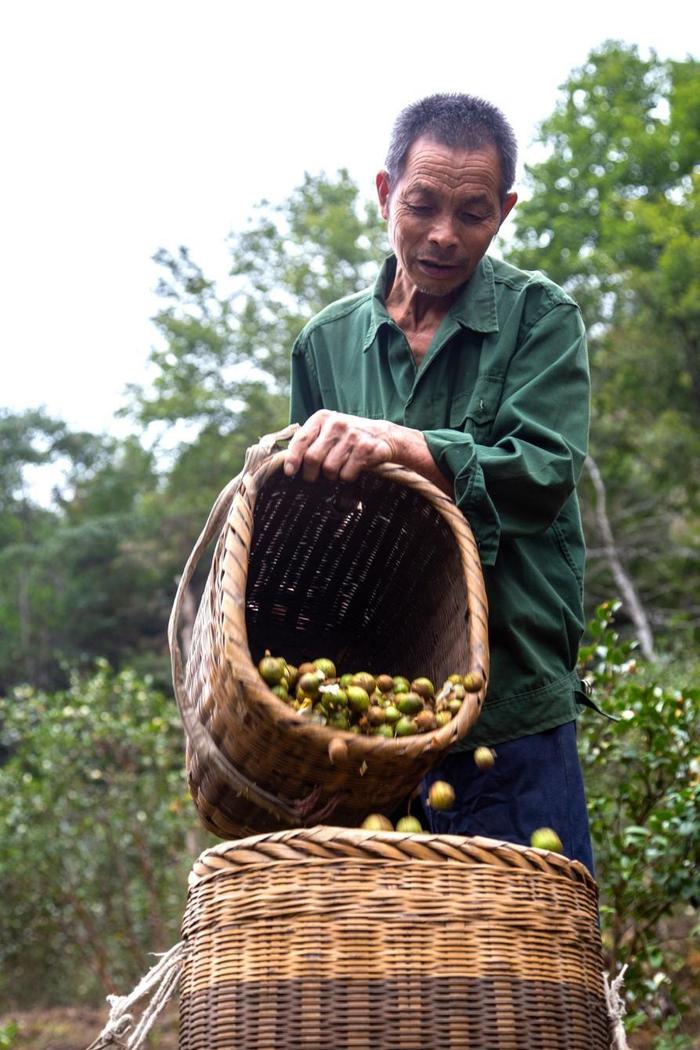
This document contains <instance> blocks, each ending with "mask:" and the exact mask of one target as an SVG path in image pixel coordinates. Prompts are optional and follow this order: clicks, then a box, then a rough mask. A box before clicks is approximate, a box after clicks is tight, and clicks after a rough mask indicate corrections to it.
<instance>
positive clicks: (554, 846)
mask: <svg viewBox="0 0 700 1050" xmlns="http://www.w3.org/2000/svg"><path fill="white" fill-rule="evenodd" d="M530 845H531V846H534V847H535V848H536V849H546V850H549V851H550V853H562V852H563V849H564V847H563V846H562V844H561V839H560V838H559V836H558V835H557V833H556V831H554V829H553V828H537V829H536V830H535V831H533V833H532V835H530Z"/></svg>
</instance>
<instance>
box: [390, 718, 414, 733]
mask: <svg viewBox="0 0 700 1050" xmlns="http://www.w3.org/2000/svg"><path fill="white" fill-rule="evenodd" d="M417 732H418V730H417V728H416V723H415V722H414V721H413V719H412V718H405V717H404V718H401V719H399V721H398V722H397V723H396V726H395V728H394V734H395V735H396V736H413V735H414V734H415V733H417Z"/></svg>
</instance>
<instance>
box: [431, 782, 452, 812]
mask: <svg viewBox="0 0 700 1050" xmlns="http://www.w3.org/2000/svg"><path fill="white" fill-rule="evenodd" d="M454 800H455V792H454V788H453V787H452V785H451V784H448V783H447V781H446V780H436V781H435V782H434V783H433V784H431V785H430V790H429V791H428V802H429V803H430V805H431V806H432V808H433V809H449V808H450V806H452V805H453V804H454Z"/></svg>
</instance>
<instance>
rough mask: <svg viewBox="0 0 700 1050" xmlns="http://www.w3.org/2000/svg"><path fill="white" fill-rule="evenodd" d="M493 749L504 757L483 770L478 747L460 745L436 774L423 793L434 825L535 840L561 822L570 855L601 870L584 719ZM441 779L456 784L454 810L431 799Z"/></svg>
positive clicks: (556, 828)
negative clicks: (581, 745) (580, 735)
mask: <svg viewBox="0 0 700 1050" xmlns="http://www.w3.org/2000/svg"><path fill="white" fill-rule="evenodd" d="M493 750H494V751H495V753H496V761H495V763H494V765H493V766H492V767H491V769H486V770H480V769H479V768H478V767H477V765H476V763H475V762H474V752H473V751H457V752H454V753H452V754H450V755H448V756H447V757H446V758H445V759H444V760H443V762H441V763H440V765H439V766H437V767H436V768H435V769H434V770H432V771H431V772H430V773H429V774H428V776H427V777H426V778H425V781H424V783H423V785H422V798H421V800H422V803H423V807H424V811H425V821H426V822H427V824H428V826H429V828H430V830H431V831H432V832H435V833H436V834H440V835H444V834H451V835H470V836H472V835H485V836H486V837H487V838H492V839H502V840H504V841H505V842H514V843H517V844H519V845H523V846H528V845H529V844H530V835H531V834H532V832H533V831H534V830H535V828H540V827H548V828H553V829H554V831H556V833H557V835H558V836H559V838H560V839H561V841H562V845H563V847H564V848H563V853H564V855H565V856H566V857H570V858H571V859H572V860H580V861H582V862H583V863H584V864H585V865H586V867H587V868H588V870H589V871H590V872H591V874H595V873H594V867H593V849H592V846H591V836H590V830H589V826H588V812H587V810H586V798H585V793H584V786H583V776H582V773H581V764H580V762H579V757H578V751H577V749H576V723H575V722H567V723H566V724H565V725H561V726H558V727H557V728H556V729H548V730H546V731H545V732H544V733H533V734H532V735H531V736H526V737H520V738H519V739H518V740H509V741H507V742H506V743H505V744H498V745H497V746H495V747H494V749H493ZM434 780H446V781H447V782H448V783H449V784H451V785H452V787H453V788H454V790H455V794H456V799H455V803H454V806H453V808H452V809H449V810H441V811H437V810H434V809H431V807H430V806H428V805H427V801H426V800H427V793H428V789H429V787H430V785H431V784H432V782H433V781H434Z"/></svg>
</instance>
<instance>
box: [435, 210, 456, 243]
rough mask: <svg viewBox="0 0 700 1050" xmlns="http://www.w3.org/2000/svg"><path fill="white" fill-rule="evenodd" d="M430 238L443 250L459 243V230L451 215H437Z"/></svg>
mask: <svg viewBox="0 0 700 1050" xmlns="http://www.w3.org/2000/svg"><path fill="white" fill-rule="evenodd" d="M430 240H431V242H432V243H433V244H434V245H436V247H438V248H440V249H441V250H442V251H447V250H448V249H450V248H454V247H455V245H456V244H457V232H456V230H455V225H454V222H453V221H452V218H451V217H450V216H449V215H437V216H436V217H435V220H434V222H433V225H432V228H431V230H430Z"/></svg>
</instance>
